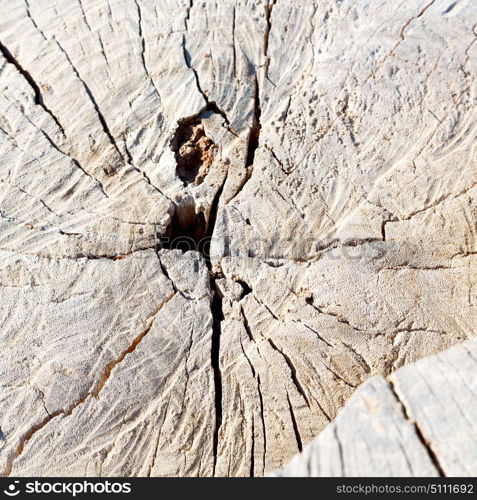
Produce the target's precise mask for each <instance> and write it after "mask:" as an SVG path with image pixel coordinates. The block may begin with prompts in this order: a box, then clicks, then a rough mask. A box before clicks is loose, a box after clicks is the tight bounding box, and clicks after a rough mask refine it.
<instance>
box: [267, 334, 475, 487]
mask: <svg viewBox="0 0 477 500" xmlns="http://www.w3.org/2000/svg"><path fill="white" fill-rule="evenodd" d="M476 368H477V339H475V338H474V339H472V340H469V341H467V342H465V343H463V344H458V345H456V346H453V347H452V348H450V349H449V350H447V351H445V352H444V353H439V354H436V355H434V356H430V357H428V358H425V359H421V360H419V361H417V362H416V363H411V364H409V365H407V366H405V367H402V368H400V369H399V370H397V371H396V372H395V373H394V374H392V375H391V377H390V379H389V381H388V382H387V383H386V381H385V380H384V379H383V378H382V377H379V376H376V377H372V378H371V379H370V380H368V381H367V382H365V383H364V384H363V385H362V386H361V387H360V388H359V389H357V390H356V392H355V393H354V394H353V396H352V397H351V398H350V400H349V401H348V402H347V404H346V405H345V408H344V409H343V410H341V411H340V412H339V414H338V417H337V418H336V420H335V421H333V422H332V423H330V424H329V425H328V426H327V427H326V429H325V430H324V431H323V432H322V433H321V434H320V435H319V437H318V438H316V439H315V440H314V441H312V442H311V444H309V445H308V446H306V447H305V449H304V450H303V452H302V453H301V454H300V455H297V456H296V457H294V458H293V459H292V460H291V461H290V462H289V463H288V464H287V465H286V466H285V467H284V469H283V470H280V471H276V472H274V473H273V475H276V476H305V477H309V476H335V477H342V476H354V477H355V476H384V477H389V476H397V477H403V476H404V477H406V476H417V477H422V476H426V477H429V476H430V477H437V476H441V477H442V476H450V477H456V476H457V477H462V476H470V477H475V474H476V471H477V439H476V434H475V430H474V428H475V422H476V419H477V407H476V405H475V404H474V402H475V395H476V394H477V378H476V377H475V371H476Z"/></svg>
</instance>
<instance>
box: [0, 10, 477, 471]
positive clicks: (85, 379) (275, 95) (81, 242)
mask: <svg viewBox="0 0 477 500" xmlns="http://www.w3.org/2000/svg"><path fill="white" fill-rule="evenodd" d="M0 12H1V13H2V15H1V16H0V88H1V92H0V168H1V174H0V252H1V261H0V262H1V263H0V304H1V305H2V307H1V315H2V316H1V328H0V335H1V345H2V350H1V360H0V383H1V385H2V398H1V401H0V415H1V423H0V427H1V432H0V472H1V473H2V474H4V475H9V474H12V475H42V476H45V475H76V476H77V475H82V474H85V475H101V474H102V475H148V474H150V475H170V476H175V475H191V476H192V475H204V476H211V475H217V476H224V475H232V476H248V475H255V476H260V475H263V474H264V473H267V472H270V471H272V470H274V469H276V468H279V467H282V466H283V465H284V464H285V463H286V462H287V461H288V460H289V459H290V458H291V457H292V456H293V455H294V454H295V453H297V452H298V451H301V449H302V447H303V446H304V445H305V444H306V443H308V442H309V441H311V440H312V438H314V437H315V436H317V435H318V433H319V432H320V431H321V430H322V429H323V428H324V427H325V426H326V424H327V423H328V422H329V421H330V420H331V419H333V418H334V417H335V416H336V414H337V412H338V410H339V409H340V408H341V407H342V406H343V405H344V403H345V402H346V400H347V399H348V398H349V397H350V396H351V394H352V393H353V391H354V390H355V388H356V387H357V386H358V385H359V384H361V383H362V382H363V381H365V380H366V379H368V378H369V377H371V376H373V375H377V374H382V375H388V374H389V373H391V372H392V371H394V370H395V369H397V368H399V367H400V366H402V365H404V364H406V363H409V362H414V361H416V360H417V359H418V358H421V357H423V356H427V355H430V354H433V353H435V352H438V351H441V350H443V349H445V348H447V347H449V346H451V345H452V344H455V343H457V342H460V341H463V340H465V339H467V338H469V337H470V336H472V335H473V334H474V331H475V324H476V321H477V306H476V288H475V286H474V285H473V284H474V283H475V281H476V278H477V266H476V258H477V257H476V252H477V250H476V231H475V226H476V215H477V214H476V208H475V206H476V205H475V199H476V195H477V168H476V156H475V144H476V141H475V138H476V137H475V136H476V126H475V118H476V111H475V100H476V92H475V90H476V89H475V73H476V70H477V68H476V51H477V43H475V41H476V39H477V28H476V26H477V5H476V3H475V2H473V1H472V0H457V1H454V2H451V1H450V0H446V1H444V0H425V1H424V0H408V1H405V2H398V1H391V0H386V1H384V0H372V1H371V0H356V1H350V0H342V1H334V0H326V1H317V0H316V1H311V0H310V1H306V2H296V1H292V0H275V1H269V2H265V1H258V0H246V1H244V0H236V1H232V0H225V1H220V2H219V1H217V2H215V1H212V0H210V1H202V2H197V1H196V2H191V3H189V2H187V1H185V0H182V1H179V0H177V1H176V0H154V1H153V0H118V1H110V2H108V1H105V0H72V1H69V0H68V1H66V0H49V1H47V0H28V1H27V0H0ZM181 235H182V236H187V237H189V238H191V239H192V240H194V241H198V240H199V239H201V238H202V237H204V236H212V237H213V238H212V243H211V259H210V262H209V259H206V258H204V256H203V255H202V253H201V252H195V251H193V252H187V253H181V251H179V250H174V249H171V245H170V244H168V243H164V238H166V237H169V238H173V237H175V236H181ZM161 242H162V243H161ZM161 246H162V247H163V248H162V249H160V247H161ZM402 373H406V372H402ZM373 387H374V386H373ZM376 390H377V389H376ZM388 396H389V395H388ZM388 396H383V397H388ZM389 397H390V396H389ZM417 411H419V410H418V409H416V412H417ZM19 415H21V418H19ZM389 418H390V419H391V420H392V419H394V420H392V422H393V423H392V425H395V426H397V428H400V426H404V427H405V428H407V427H406V425H407V424H406V422H404V421H401V420H399V418H398V417H393V416H392V415H390V417H389ZM429 425H430V424H429ZM404 427H403V428H404ZM406 432H407V431H406ZM376 439H377V440H379V438H378V437H376ZM415 453H416V455H418V454H419V453H420V451H419V449H418V446H417V445H416V449H415ZM396 467H398V466H396ZM399 467H400V469H399V470H404V468H405V465H404V464H401V465H399ZM422 467H424V469H423V470H427V469H425V467H427V465H426V464H425V463H424V462H423V465H422ZM396 470H397V469H396Z"/></svg>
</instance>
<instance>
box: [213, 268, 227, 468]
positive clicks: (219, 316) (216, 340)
mask: <svg viewBox="0 0 477 500" xmlns="http://www.w3.org/2000/svg"><path fill="white" fill-rule="evenodd" d="M210 288H211V290H212V302H211V313H212V342H211V344H212V345H211V357H210V364H211V366H212V370H213V372H214V388H215V429H214V439H213V453H214V469H213V475H214V476H215V468H216V465H217V457H218V448H219V431H220V427H221V425H222V374H221V371H220V336H221V333H222V332H221V322H222V320H223V319H224V315H223V311H222V296H221V294H220V292H219V290H218V289H217V286H216V278H215V277H213V276H211V278H210Z"/></svg>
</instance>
